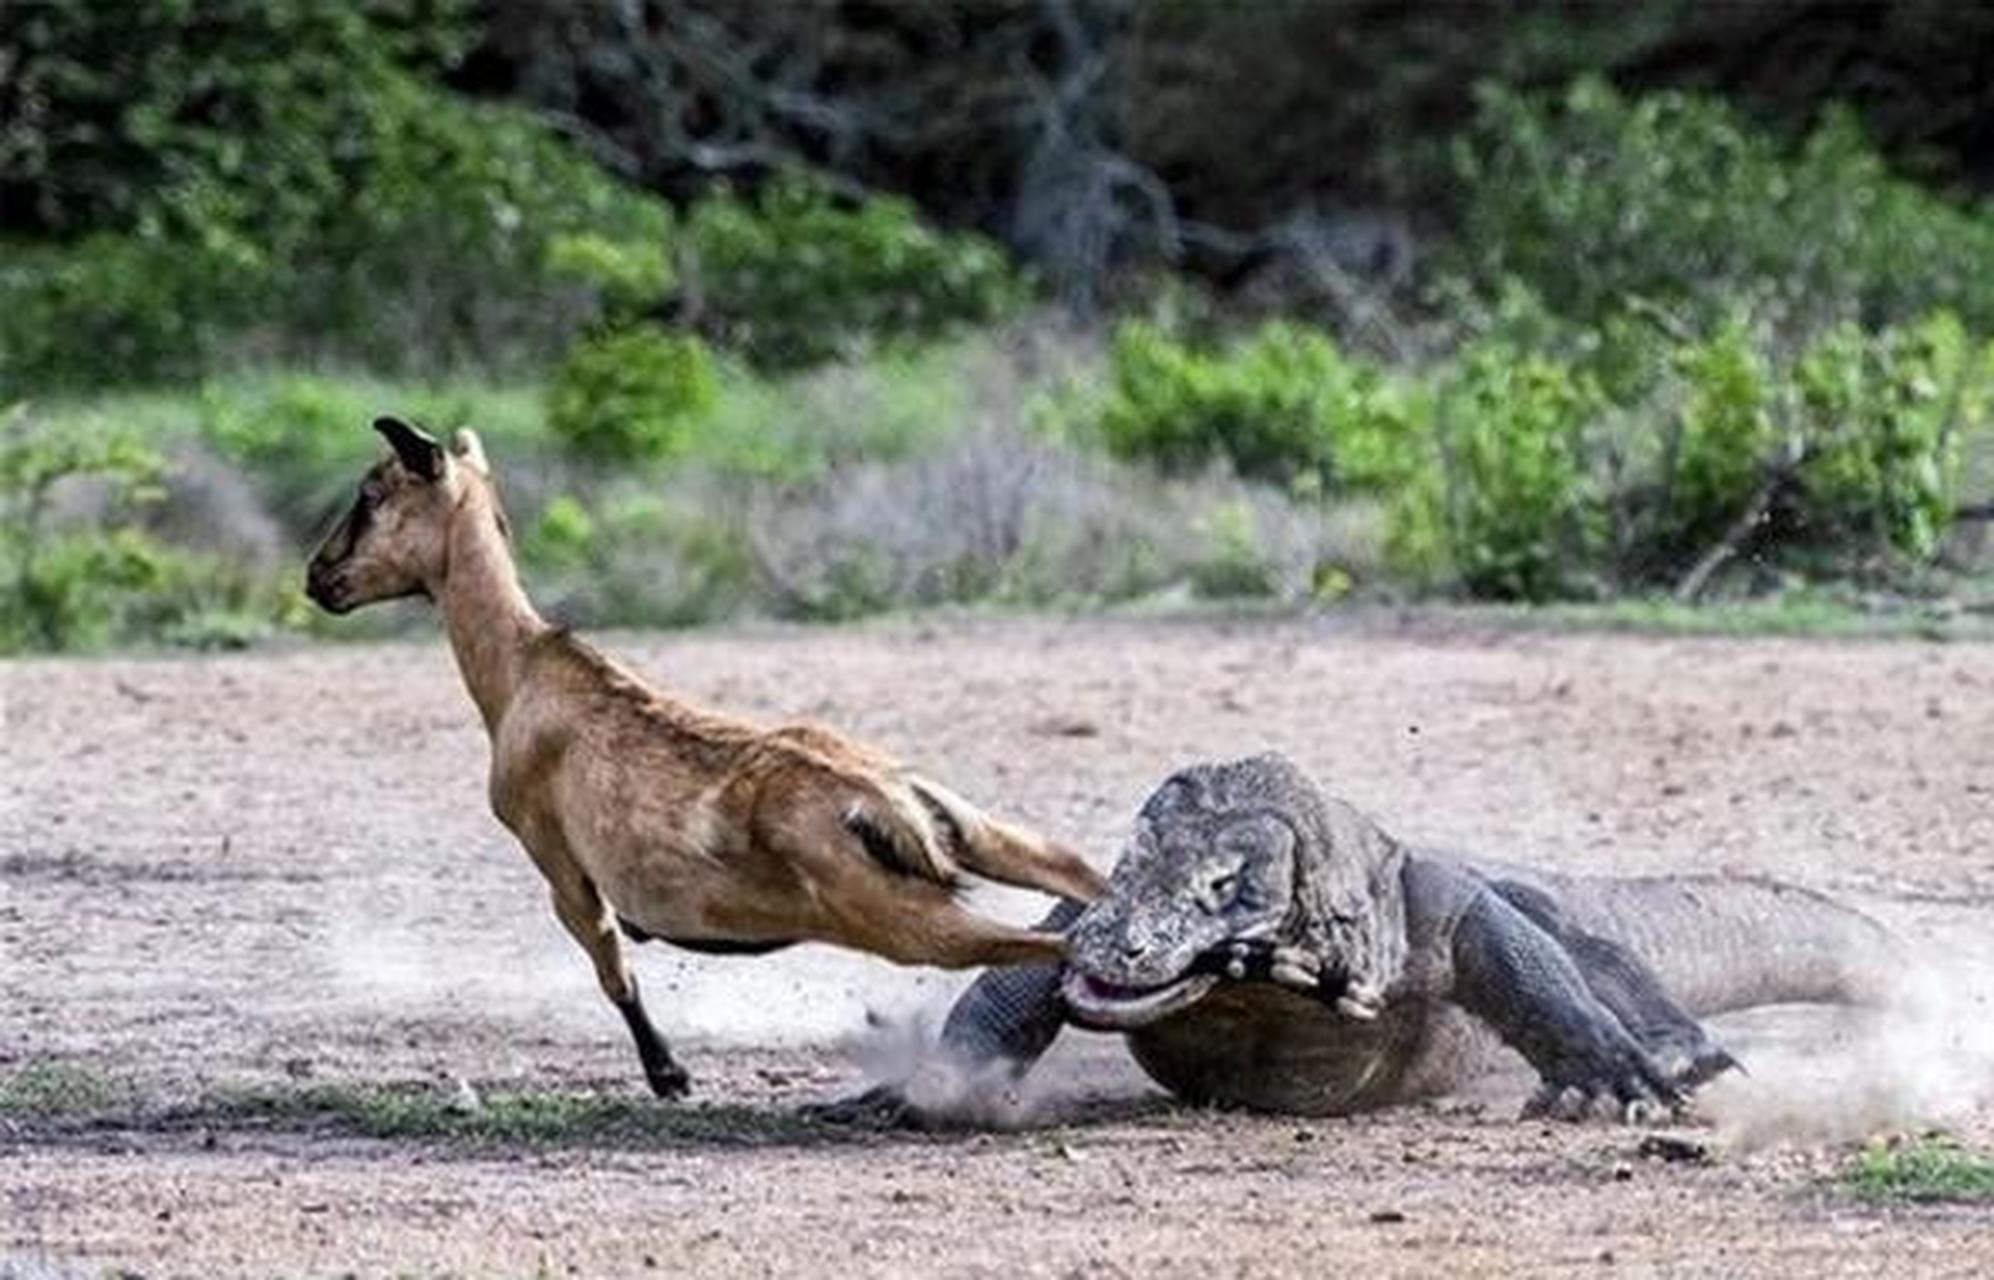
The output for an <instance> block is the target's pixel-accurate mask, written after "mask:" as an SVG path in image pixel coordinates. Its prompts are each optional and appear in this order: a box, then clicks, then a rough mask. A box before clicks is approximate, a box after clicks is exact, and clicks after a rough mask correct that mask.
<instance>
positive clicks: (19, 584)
mask: <svg viewBox="0 0 1994 1280" xmlns="http://www.w3.org/2000/svg"><path fill="white" fill-rule="evenodd" d="M163 470H164V467H163V464H162V462H161V460H160V458H159V455H158V454H156V453H154V452H153V451H152V450H150V449H148V448H146V447H145V446H144V445H142V444H140V443H139V442H138V441H136V440H134V439H132V438H131V437H129V436H126V435H103V436H96V437H81V436H57V435H55V434H54V433H51V432H48V431H45V430H42V429H41V428H40V427H39V426H38V424H35V423H32V422H31V421H30V420H29V419H28V418H27V417H26V416H25V415H24V414H21V413H19V412H18V411H17V412H16V413H15V414H14V416H13V417H12V418H11V419H10V420H9V421H8V422H6V423H4V424H0V653H14V652H19V651H21V650H24V649H43V650H52V651H53V650H64V649H83V648H96V647H98V646H101V645H104V644H106V643H109V642H111V641H114V640H123V639H129V638H133V637H135V636H144V635H154V634H158V633H159V632H160V630H161V629H162V628H165V627H168V626H170V625H171V624H173V623H174V622H175V620H176V619H178V618H179V617H180V616H181V614H182V613H183V612H184V611H185V610H186V609H187V608H188V607H189V605H190V604H191V603H192V602H191V598H190V596H189V588H190V586H191V585H192V580H193V579H195V578H196V577H198V576H199V575H200V571H201V566H198V565H196V564H194V563H193V562H192V561H191V560H190V559H188V558H187V557H185V556H181V555H178V554H176V553H174V552H172V551H170V550H169V549H167V548H165V547H162V546H160V545H159V544H158V543H156V542H154V541H153V540H152V539H151V538H149V537H148V536H146V534H145V533H144V531H143V530H142V529H141V527H140V525H139V513H140V510H141V508H142V507H143V506H144V505H145V504H147V503H148V502H150V501H151V500H153V499H154V498H156V497H157V496H158V494H159V483H160V479H161V475H162V472H163ZM77 482H88V483H91V484H94V486H95V487H96V489H97V490H98V492H97V493H96V494H95V495H94V498H93V504H94V506H95V510H94V511H93V512H92V513H91V514H90V515H89V516H88V517H87V518H84V517H78V516H73V515H65V513H64V512H63V511H61V510H60V509H59V507H60V504H59V502H58V495H59V493H61V492H63V491H68V492H70V493H74V490H75V487H76V484H77Z"/></svg>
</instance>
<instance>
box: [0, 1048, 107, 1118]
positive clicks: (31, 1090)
mask: <svg viewBox="0 0 1994 1280" xmlns="http://www.w3.org/2000/svg"><path fill="white" fill-rule="evenodd" d="M124 1093H125V1090H124V1089H123V1088H122V1087H121V1086H120V1085H118V1084H117V1083H116V1082H114V1081H112V1080H110V1079H108V1078H106V1077H105V1076H103V1075H101V1074H99V1073H98V1072H96V1071H93V1070H91V1069H90V1068H88V1067H82V1066H78V1065H76V1064H74V1063H67V1062H33V1061H31V1062H29V1063H28V1065H26V1066H24V1067H21V1068H19V1069H17V1070H14V1071H10V1072H8V1073H7V1074H5V1075H0V1116H8V1117H17V1118H21V1119H26V1120H45V1119H54V1118H62V1117H75V1116H91V1115H96V1114H100V1113H102V1112H103V1111H105V1110H106V1109H107V1108H109V1107H110V1106H112V1105H113V1104H115V1103H116V1102H118V1101H119V1100H120V1099H121V1098H122V1097H123V1095H124Z"/></svg>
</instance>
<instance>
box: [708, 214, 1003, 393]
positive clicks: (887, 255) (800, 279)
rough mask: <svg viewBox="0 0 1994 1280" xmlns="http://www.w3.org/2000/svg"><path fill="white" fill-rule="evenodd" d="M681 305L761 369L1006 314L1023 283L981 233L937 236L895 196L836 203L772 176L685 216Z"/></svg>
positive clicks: (803, 362)
mask: <svg viewBox="0 0 1994 1280" xmlns="http://www.w3.org/2000/svg"><path fill="white" fill-rule="evenodd" d="M684 253H685V255H686V259H687V262H688V264H689V268H690V271H691V278H690V279H689V280H688V282H687V289H688V299H687V301H688V305H689V307H690V308H691V310H692V311H693V313H694V318H695V319H696V320H697V322H698V324H699V326H700V328H701V330H702V331H703V332H705V333H706V334H708V335H709V336H710V337H712V338H713V339H714V340H715V341H716V342H718V343H719V344H721V345H722V346H725V347H727V348H729V349H732V350H737V351H740V352H741V353H743V354H744V355H746V356H747V358H748V359H749V360H751V361H752V362H753V363H755V364H756V365H759V366H761V367H764V368H796V367H798V366H802V365H807V364H814V363H817V362H819V361H823V360H828V359H832V358H835V357H839V356H846V355H852V354H856V353H858V352H861V351H863V350H864V349H865V348H866V347H868V346H871V345H874V344H877V343H880V342H891V341H895V340H899V339H909V338H927V337H934V336H938V335H940V334H943V333H946V332H947V331H949V330H950V329H953V328H955V327H956V326H959V325H964V324H975V323H980V322H985V321H989V320H993V319H995V318H997V317H998V316H1000V315H1002V314H1004V313H1005V312H1007V311H1009V310H1011V309H1012V308H1013V307H1014V306H1015V305H1016V304H1017V303H1018V302H1019V301H1021V300H1022V298H1023V296H1024V287H1023V285H1022V283H1021V282H1020V280H1019V279H1018V277H1017V276H1016V274H1015V273H1014V272H1013V271H1012V269H1011V266H1010V263H1009V261H1008V260H1007V259H1006V258H1005V256H1004V254H1003V251H1002V250H1000V249H999V248H998V247H997V246H996V245H994V244H992V243H991V242H989V241H988V240H985V239H983V238H982V237H981V236H976V235H971V234H967V233H960V232H956V233H951V232H944V231H939V230H936V229H935V228H933V227H931V226H929V225H928V224H927V223H925V222H923V221H922V220H921V217H920V215H919V214H918V212H917V211H916V210H915V208H914V206H913V205H912V204H911V203H909V202H908V201H906V200H902V199H900V198H898V197H896V196H881V195H876V196H870V197H868V198H867V199H865V200H864V201H862V202H860V203H858V204H855V205H850V206H847V205H844V204H841V203H840V202H838V201H837V200H835V199H833V198H832V197H831V196H830V195H829V194H827V193H826V192H825V191H824V190H822V189H821V188H820V187H818V186H815V185H812V184H810V183H809V182H807V181H803V180H799V179H780V180H777V181H775V182H772V183H770V184H769V185H768V186H766V187H764V188H763V189H762V190H761V191H760V192H759V193H758V194H757V195H756V196H755V197H754V198H753V199H744V198H741V197H739V196H735V195H732V194H727V193H722V194H719V195H714V196H709V197H707V198H705V199H703V200H701V201H700V202H699V203H698V204H696V205H694V206H693V208H692V210H691V212H690V213H689V214H688V215H687V217H686V221H685V245H684Z"/></svg>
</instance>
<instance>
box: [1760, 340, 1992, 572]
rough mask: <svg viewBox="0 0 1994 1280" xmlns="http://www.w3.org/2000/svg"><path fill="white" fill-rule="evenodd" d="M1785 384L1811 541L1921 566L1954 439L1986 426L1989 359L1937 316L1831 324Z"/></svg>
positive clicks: (1952, 472)
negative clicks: (1868, 330) (1868, 326)
mask: <svg viewBox="0 0 1994 1280" xmlns="http://www.w3.org/2000/svg"><path fill="white" fill-rule="evenodd" d="M1794 380H1795V384H1796V391H1797V399H1798V402H1799V403H1798V412H1799V415H1800V417H1801V420H1802V423H1803V428H1802V429H1803V433H1804V452H1803V461H1802V463H1801V467H1800V474H1799V479H1800V488H1801V497H1800V500H1799V501H1800V518H1801V519H1802V521H1803V522H1804V523H1805V524H1806V525H1807V526H1808V528H1809V530H1810V532H1811V534H1812V536H1813V537H1814V538H1815V539H1817V540H1828V539H1836V540H1842V541H1845V542H1852V543H1854V544H1855V545H1856V546H1857V547H1859V548H1862V549H1866V550H1869V551H1872V552H1896V553H1898V554H1901V555H1903V556H1907V557H1910V558H1913V559H1919V560H1922V559H1928V558H1929V557H1930V556H1931V555H1932V554H1933V553H1934V552H1935V551H1937V549H1938V545H1939V539H1940V538H1941V536H1942V535H1943V534H1944V532H1945V530H1946V529H1947V527H1948V526H1949V525H1950V523H1951V520H1952V511H1953V505H1954V494H1955V490H1956V487H1957V483H1958V477H1959V458H1960V444H1961V441H1962V439H1963V438H1964V437H1965V436H1967V435H1970V434H1978V433H1979V432H1981V431H1984V430H1985V428H1986V424H1987V415H1988V409H1989V397H1990V395H1994V355H1990V353H1989V351H1987V350H1985V349H1981V348H1977V347H1976V346H1975V345H1974V344H1973V343H1971V342H1970V341H1969V340H1968V339H1967V336H1966V332H1965V330H1964V328H1963V327H1962V326H1961V325H1960V323H1959V321H1958V320H1957V319H1956V318H1955V317H1953V316H1951V315H1949V314H1946V313H1943V312H1941V313H1938V314H1935V315H1933V316H1931V317H1929V318H1927V319H1926V320H1925V321H1924V322H1923V323H1921V324H1918V325H1916V326H1914V327H1911V328H1905V329H1892V330H1886V331H1885V332H1883V333H1880V334H1865V333H1863V332H1861V331H1860V330H1857V329H1856V328H1854V327H1853V326H1849V325H1843V326H1840V327H1838V328H1836V329H1834V330H1833V331H1831V332H1829V333H1828V334H1826V335H1824V336H1823V337H1822V338H1821V340H1820V341H1819V342H1817V343H1816V344H1815V345H1814V346H1813V347H1812V348H1810V349H1809V350H1808V351H1807V352H1806V353H1804V354H1803V355H1802V356H1801V358H1800V361H1799V363H1798V365H1797V367H1796V369H1795V371H1794Z"/></svg>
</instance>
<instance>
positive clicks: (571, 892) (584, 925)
mask: <svg viewBox="0 0 1994 1280" xmlns="http://www.w3.org/2000/svg"><path fill="white" fill-rule="evenodd" d="M549 879H550V880H552V881H553V891H554V914H555V915H557V916H559V917H560V919H561V923H562V924H563V925H564V926H566V927H567V930H568V932H569V933H571V934H573V935H574V939H575V941H576V942H579V943H581V944H582V950H584V951H586V952H588V955H589V959H590V960H591V961H593V962H594V964H595V976H596V981H597V982H598V983H599V984H600V985H601V986H602V993H603V994H604V995H605V996H608V997H609V1002H610V1003H611V1004H613V1005H615V1006H616V1011H617V1012H618V1013H620V1014H622V1015H623V1022H624V1025H626V1026H628V1027H629V1028H630V1038H631V1040H632V1041H634V1042H635V1043H636V1045H637V1057H638V1060H639V1061H641V1062H642V1063H643V1064H644V1078H645V1080H646V1081H648V1082H649V1083H650V1086H651V1092H652V1093H655V1094H657V1095H658V1096H659V1097H660V1098H676V1097H680V1096H682V1095H683V1094H684V1093H685V1092H686V1091H687V1090H688V1089H690V1088H691V1087H692V1077H691V1076H690V1075H688V1074H687V1073H686V1069H685V1068H684V1067H682V1066H680V1065H679V1064H678V1061H677V1059H675V1058H673V1057H672V1051H671V1048H670V1047H669V1046H668V1045H666V1043H665V1038H664V1037H663V1036H661V1035H659V1034H658V1029H657V1028H656V1027H655V1026H653V1025H651V1016H650V1014H648V1013H646V1012H645V1011H644V1000H643V997H642V996H640V995H639V994H638V993H637V975H636V974H634V973H632V972H631V971H630V965H629V962H628V961H627V960H625V959H624V956H623V944H622V942H621V941H620V940H619V939H618V938H617V936H616V917H615V915H614V914H612V913H611V911H610V910H609V904H608V903H606V902H604V901H603V900H602V894H601V893H599V892H598V891H597V890H596V887H595V885H594V884H593V883H591V882H590V881H589V880H588V878H587V877H585V876H583V875H581V874H580V873H579V872H578V871H574V872H570V873H568V874H566V875H563V876H560V877H559V878H558V879H556V878H555V877H553V876H550V877H549Z"/></svg>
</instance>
